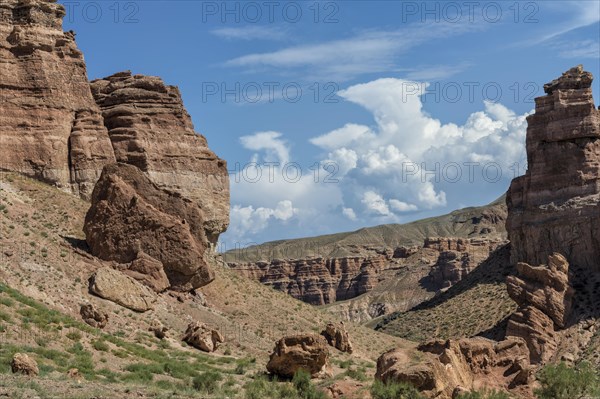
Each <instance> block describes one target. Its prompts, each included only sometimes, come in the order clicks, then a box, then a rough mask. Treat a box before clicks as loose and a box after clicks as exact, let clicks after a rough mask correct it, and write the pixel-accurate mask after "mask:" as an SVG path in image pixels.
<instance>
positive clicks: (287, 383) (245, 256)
mask: <svg viewBox="0 0 600 399" xmlns="http://www.w3.org/2000/svg"><path fill="white" fill-rule="evenodd" d="M64 16H65V8H64V7H63V6H62V5H60V4H59V3H57V2H56V1H51V0H28V1H22V0H3V1H2V3H1V4H0V64H1V72H2V73H1V74H0V156H1V161H0V396H1V397H7V398H23V399H25V398H73V399H75V398H81V399H84V398H86V399H88V398H89V399H91V398H95V399H99V398H111V399H112V398H132V397H136V398H192V397H193V398H198V397H201V398H240V399H241V398H244V399H246V398H247V399H269V398H289V399H322V398H325V397H330V398H335V399H337V398H349V399H352V398H354V399H359V398H361V399H362V398H373V399H391V398H399V399H417V398H419V399H420V398H431V399H432V398H438V399H459V398H467V399H468V398H471V399H472V398H488V399H499V398H510V397H516V398H526V399H532V398H542V399H548V398H553V399H563V398H565V397H564V396H560V397H559V396H548V394H547V392H548V390H550V388H548V386H552V384H553V383H555V382H556V381H559V382H560V383H563V384H566V385H565V386H567V387H568V389H567V390H566V391H564V392H567V395H572V396H571V397H567V399H575V398H583V397H597V396H590V395H596V394H598V395H600V392H596V389H597V388H600V383H599V382H598V378H600V377H599V376H598V375H597V370H598V368H599V367H600V328H599V327H600V324H599V322H598V320H599V319H600V302H599V301H598V295H599V294H600V227H599V226H600V223H599V222H600V212H599V209H600V110H599V109H598V107H597V105H596V104H595V103H594V100H593V97H592V88H591V86H592V81H593V76H592V74H591V73H590V72H587V71H585V70H584V68H583V66H582V65H579V66H576V67H573V68H571V69H569V70H568V71H566V72H564V73H562V75H561V76H560V77H558V78H557V79H556V80H553V81H552V82H549V83H547V84H546V85H544V92H545V94H544V95H543V96H540V97H538V98H536V100H535V112H534V113H533V114H531V115H529V116H528V117H527V123H528V128H527V146H526V153H527V160H528V169H527V171H526V173H525V174H524V175H522V176H520V177H518V178H515V179H514V180H513V181H512V184H511V185H510V188H509V189H508V192H507V194H506V195H505V196H502V197H501V198H499V199H498V200H496V201H494V202H492V203H491V204H488V205H484V206H479V207H470V208H465V209H460V210H456V211H454V212H451V213H449V214H447V215H443V216H438V217H433V218H429V219H424V220H419V221H416V222H412V223H407V224H384V225H379V226H375V227H368V228H363V229H360V230H357V231H353V232H346V233H337V234H332V235H327V236H319V237H309V238H302V239H295V240H280V241H275V242H267V243H265V244H261V245H256V246H252V247H249V248H244V249H237V250H234V251H229V252H226V253H224V254H220V253H218V252H217V248H218V243H219V237H220V235H221V234H223V233H224V232H225V231H226V230H227V228H228V226H229V224H230V205H231V204H230V181H229V173H228V170H227V162H226V161H225V160H224V159H221V158H220V157H219V156H218V155H217V154H215V153H214V152H213V151H212V150H211V149H210V147H209V141H210V140H207V139H206V138H205V137H204V136H203V135H201V134H199V133H197V131H196V130H195V128H194V126H193V124H192V121H191V117H190V115H189V114H188V111H187V110H186V108H185V106H184V104H183V99H182V95H181V93H180V90H179V89H178V88H177V87H176V86H170V85H168V84H166V83H165V82H164V81H163V80H162V79H161V78H159V77H155V76H146V75H138V74H134V73H132V72H130V71H125V72H118V73H115V74H113V75H111V76H108V77H106V78H103V79H98V80H94V81H92V82H90V81H88V77H87V71H86V64H85V62H84V58H83V54H82V52H81V51H80V50H79V48H78V47H77V44H76V42H75V35H74V33H73V32H64V31H63V28H62V22H63V18H64ZM557 73H558V72H557ZM540 83H541V82H540ZM209 138H210V135H209ZM555 365H560V366H555ZM590 366H591V370H592V371H589V369H588V367H590ZM554 367H564V369H558V370H559V371H560V372H561V373H565V374H564V375H571V376H573V375H575V376H576V377H572V378H571V377H569V378H567V377H564V378H563V377H562V376H563V374H560V375H558V374H557V375H558V376H556V375H553V374H552V372H553V370H557V369H555V368H554ZM549 370H550V371H549ZM567 373H574V374H567ZM585 373H587V374H585ZM548 375H551V377H550V378H548V377H547V376H548ZM581 376H583V377H581ZM561 378H562V379H561ZM577 378H579V380H577ZM580 380H585V383H581V382H577V381H580ZM569 384H571V385H569ZM489 389H493V390H494V391H493V392H492V391H488V390H489ZM545 389H546V391H544V390H545ZM540 392H542V393H540ZM544 392H546V393H544ZM561 392H563V391H561ZM564 392H563V393H564ZM560 394H561V395H562V393H560ZM543 395H545V396H543ZM550 395H558V393H551V394H550Z"/></svg>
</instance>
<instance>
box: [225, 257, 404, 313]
mask: <svg viewBox="0 0 600 399" xmlns="http://www.w3.org/2000/svg"><path fill="white" fill-rule="evenodd" d="M392 255H393V252H392V251H389V250H387V251H386V250H382V251H380V253H379V254H378V255H375V256H367V257H362V256H354V257H344V258H330V259H327V258H311V259H294V260H283V259H275V260H273V261H271V262H256V263H229V266H230V267H231V268H232V269H234V270H236V271H237V272H239V273H240V274H242V275H244V276H246V277H248V278H251V279H253V280H258V281H260V282H261V283H263V284H265V285H268V286H271V287H273V288H275V289H276V290H279V291H283V292H286V293H288V294H289V295H291V296H293V297H294V298H297V299H300V300H302V301H304V302H307V303H310V304H313V305H324V304H327V303H333V302H335V301H342V300H345V299H350V298H354V297H356V296H358V295H361V294H364V293H365V292H368V291H370V290H371V289H373V287H374V286H375V285H376V284H377V283H378V280H377V275H378V274H379V273H380V271H382V270H384V269H385V268H387V267H389V264H390V261H391V259H392Z"/></svg>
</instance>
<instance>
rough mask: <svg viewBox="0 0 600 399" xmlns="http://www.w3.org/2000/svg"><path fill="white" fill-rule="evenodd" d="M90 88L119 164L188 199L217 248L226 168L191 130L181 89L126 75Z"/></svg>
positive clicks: (224, 216)
mask: <svg viewBox="0 0 600 399" xmlns="http://www.w3.org/2000/svg"><path fill="white" fill-rule="evenodd" d="M91 87H92V92H93V95H94V98H95V99H96V102H97V103H98V105H99V106H100V108H101V110H102V115H103V117H104V124H105V125H106V127H107V128H108V133H109V135H110V139H111V141H112V145H113V148H114V151H115V156H116V159H117V161H118V162H123V163H128V164H131V165H135V166H137V167H138V168H139V169H140V170H142V171H143V172H145V173H146V174H147V175H148V177H149V178H150V180H151V181H152V182H153V183H155V184H156V185H157V186H158V187H160V188H163V189H166V190H169V191H173V192H176V193H179V194H181V195H182V196H183V197H185V198H187V199H190V200H192V201H193V202H194V203H195V204H196V205H197V206H198V207H199V208H200V210H201V213H202V220H203V227H204V230H205V233H206V237H207V238H208V240H209V241H210V242H211V243H213V244H216V242H217V239H218V236H219V234H220V233H222V232H223V231H225V230H226V229H227V226H228V224H229V175H228V172H227V165H226V163H225V161H224V160H222V159H220V158H219V157H217V156H216V155H215V153H214V152H212V151H211V150H210V149H209V148H208V144H207V142H206V139H205V138H204V136H202V135H200V134H197V133H196V132H195V131H194V126H193V124H192V120H191V118H190V115H189V114H188V112H187V111H186V109H185V107H184V106H183V100H182V98H181V93H180V92H179V89H178V88H177V87H175V86H168V85H166V84H165V83H164V82H163V81H162V80H161V79H160V78H158V77H153V76H143V75H132V74H131V72H129V71H127V72H121V73H117V74H115V75H112V76H109V77H107V78H104V79H100V80H95V81H93V82H92V83H91Z"/></svg>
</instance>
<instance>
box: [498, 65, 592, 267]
mask: <svg viewBox="0 0 600 399" xmlns="http://www.w3.org/2000/svg"><path fill="white" fill-rule="evenodd" d="M592 80H593V76H592V74H591V73H589V72H585V71H584V70H583V67H582V66H581V65H580V66H577V67H575V68H572V69H570V70H568V71H567V72H565V73H563V75H562V76H561V77H560V78H558V79H556V80H554V81H552V82H550V83H548V84H546V85H544V91H545V92H546V95H545V96H543V97H538V98H536V99H535V114H533V115H530V116H529V117H528V118H527V122H528V128H527V162H528V169H527V172H526V174H525V175H524V176H521V177H519V178H517V179H514V180H513V182H512V184H511V186H510V190H509V192H508V197H507V204H508V211H509V216H508V221H507V225H506V227H507V231H508V235H509V239H510V241H511V244H512V261H513V262H515V263H517V262H526V263H529V264H532V265H539V264H543V263H545V262H546V260H547V259H548V256H550V255H552V254H553V253H554V252H557V253H560V254H563V255H564V256H565V257H566V259H567V261H568V262H569V263H570V264H571V265H572V266H577V267H582V268H586V269H589V270H594V271H599V270H600V261H599V259H600V223H599V222H600V206H599V205H600V111H599V110H598V109H596V106H595V105H594V100H593V98H592V88H591V84H592Z"/></svg>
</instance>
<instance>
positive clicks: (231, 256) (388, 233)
mask: <svg viewBox="0 0 600 399" xmlns="http://www.w3.org/2000/svg"><path fill="white" fill-rule="evenodd" d="M504 203H505V197H504V196H503V197H500V198H499V199H497V200H496V201H494V202H492V203H491V204H489V205H485V206H481V207H470V208H464V209H460V210H457V211H454V212H451V213H449V214H446V215H442V216H437V217H432V218H427V219H422V220H418V221H415V222H412V223H407V224H385V225H380V226H375V227H367V228H362V229H359V230H356V231H353V232H345V233H338V234H330V235H324V236H318V237H308V238H299V239H294V240H279V241H272V242H267V243H264V244H260V245H256V246H252V247H249V248H245V249H242V250H231V251H227V252H225V254H224V258H225V260H226V261H227V262H255V261H259V260H269V259H297V258H304V257H309V256H316V255H319V256H324V257H340V256H348V255H350V253H351V252H350V251H351V250H352V249H351V247H352V246H375V247H383V246H385V247H391V248H395V247H398V246H401V245H407V246H409V245H421V244H423V240H424V239H425V238H426V237H438V236H439V237H468V236H470V235H472V234H473V233H474V231H476V230H477V226H476V223H475V220H477V219H478V218H480V217H481V215H482V213H483V212H486V211H493V212H498V213H500V214H501V213H505V212H506V206H505V205H504ZM495 227H496V229H497V230H496V231H495V232H494V233H493V234H492V235H493V236H504V235H505V233H506V231H505V230H504V225H503V224H500V225H496V226H495Z"/></svg>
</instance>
